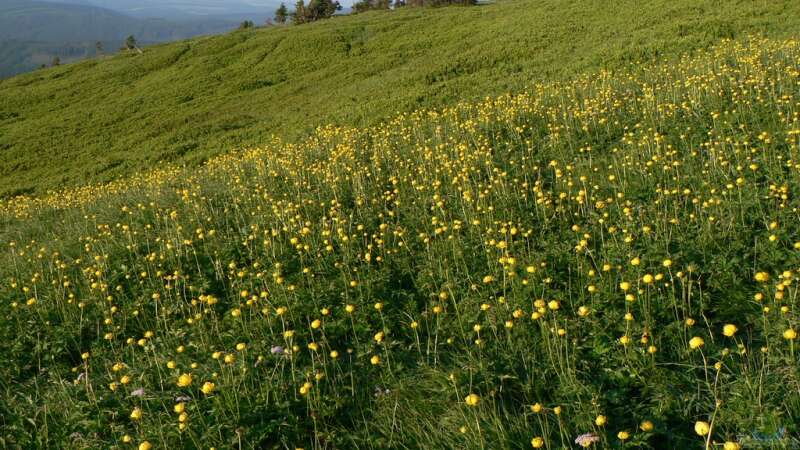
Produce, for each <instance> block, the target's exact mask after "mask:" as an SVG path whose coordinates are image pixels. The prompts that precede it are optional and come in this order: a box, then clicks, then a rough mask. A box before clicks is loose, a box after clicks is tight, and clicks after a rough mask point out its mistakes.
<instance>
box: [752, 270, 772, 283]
mask: <svg viewBox="0 0 800 450" xmlns="http://www.w3.org/2000/svg"><path fill="white" fill-rule="evenodd" d="M755 278H756V281H758V282H759V283H766V282H767V281H769V274H768V273H767V272H757V273H756V276H755Z"/></svg>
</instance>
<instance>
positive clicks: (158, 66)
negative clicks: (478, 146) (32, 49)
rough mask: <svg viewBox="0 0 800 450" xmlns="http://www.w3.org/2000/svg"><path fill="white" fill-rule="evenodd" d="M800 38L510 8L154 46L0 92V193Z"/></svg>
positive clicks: (361, 18) (574, 1) (662, 11)
mask: <svg viewBox="0 0 800 450" xmlns="http://www.w3.org/2000/svg"><path fill="white" fill-rule="evenodd" d="M799 26H800V2H796V1H791V0H780V1H771V2H752V1H749V0H741V1H726V2H718V1H716V0H700V1H698V0H652V1H648V2H641V1H639V0H623V1H620V2H614V3H613V5H611V4H610V3H609V2H602V1H594V2H586V1H583V0H581V1H578V0H545V1H536V2H528V1H517V0H510V1H499V2H497V3H496V4H491V5H486V6H480V7H475V8H443V9H404V10H400V11H394V12H377V13H370V14H364V15H358V16H352V17H340V18H335V19H333V20H329V21H325V22H321V23H315V24H311V25H307V26H300V27H282V28H272V29H260V30H254V31H244V32H235V33H232V34H229V35H225V36H219V37H212V38H199V39H193V40H189V41H184V42H178V43H173V44H168V45H161V46H156V47H153V48H150V49H148V51H147V52H145V54H144V55H120V56H116V57H113V58H110V59H104V60H101V61H96V60H93V61H87V62H82V63H79V64H74V65H68V66H63V67H58V68H53V69H49V70H46V71H39V72H37V73H34V74H28V75H24V76H19V77H16V78H13V79H9V80H5V81H2V82H0V158H1V160H2V164H0V195H10V194H16V193H40V192H43V191H44V190H46V189H52V188H57V187H60V186H64V185H76V184H83V183H85V182H89V181H97V180H106V179H109V178H111V177H115V176H119V175H124V174H130V173H132V172H134V171H136V170H138V169H142V168H145V167H152V166H154V165H156V164H159V163H161V162H165V161H180V162H188V163H195V162H197V161H200V160H202V159H204V158H207V157H208V156H210V155H214V154H217V153H220V152H225V151H228V150H230V149H234V148H238V147H245V146H251V145H255V144H258V143H260V142H263V141H264V140H265V139H267V138H268V137H269V136H270V135H272V134H273V133H277V134H279V135H281V136H285V137H295V136H301V135H304V134H306V133H307V132H308V131H309V130H311V129H313V128H314V127H315V126H317V125H319V124H322V123H328V122H330V123H337V124H353V125H364V124H371V123H376V122H378V121H380V120H381V119H383V118H386V117H389V116H391V115H393V114H395V113H397V112H403V111H410V110H413V109H415V108H418V107H429V106H441V105H446V104H451V103H453V102H455V101H456V100H461V99H476V98H482V97H484V96H487V95H492V94H498V93H502V92H506V91H513V90H518V89H521V88H523V87H526V86H529V85H530V84H531V83H532V82H533V81H534V80H541V79H554V78H560V77H563V76H568V75H570V74H574V73H576V72H578V71H582V70H588V69H594V68H598V67H600V66H605V65H607V66H609V67H615V66H617V65H619V64H625V63H627V62H636V61H638V60H640V59H648V58H650V57H653V56H656V55H660V56H668V55H674V54H676V53H677V52H680V51H685V50H690V49H693V48H699V47H706V46H708V45H709V44H711V43H713V42H716V41H718V40H719V39H720V38H724V37H733V36H741V35H743V34H746V33H763V34H766V35H769V36H782V35H785V34H786V33H788V32H790V31H792V30H796V29H798V28H800V27H799Z"/></svg>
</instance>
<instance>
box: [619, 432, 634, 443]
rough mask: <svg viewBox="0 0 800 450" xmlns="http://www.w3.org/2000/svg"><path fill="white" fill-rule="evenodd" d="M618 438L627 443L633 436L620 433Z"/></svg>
mask: <svg viewBox="0 0 800 450" xmlns="http://www.w3.org/2000/svg"><path fill="white" fill-rule="evenodd" d="M617 437H618V438H619V440H620V441H626V440H628V438H630V437H631V434H630V433H628V432H627V431H620V432H619V433H617Z"/></svg>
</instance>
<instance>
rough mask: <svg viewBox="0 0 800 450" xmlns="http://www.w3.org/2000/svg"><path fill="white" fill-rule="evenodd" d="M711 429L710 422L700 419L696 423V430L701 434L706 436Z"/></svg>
mask: <svg viewBox="0 0 800 450" xmlns="http://www.w3.org/2000/svg"><path fill="white" fill-rule="evenodd" d="M710 430H711V426H710V425H709V424H708V422H703V421H698V422H695V424H694V432H695V433H697V434H698V435H700V436H705V435H707V434H708V432H709V431H710Z"/></svg>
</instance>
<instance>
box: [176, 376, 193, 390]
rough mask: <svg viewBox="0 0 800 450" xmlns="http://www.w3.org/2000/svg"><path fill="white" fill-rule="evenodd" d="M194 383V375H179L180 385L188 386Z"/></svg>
mask: <svg viewBox="0 0 800 450" xmlns="http://www.w3.org/2000/svg"><path fill="white" fill-rule="evenodd" d="M191 384H192V375H191V374H188V373H184V374H181V376H179V377H178V387H188V386H190V385H191Z"/></svg>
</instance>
